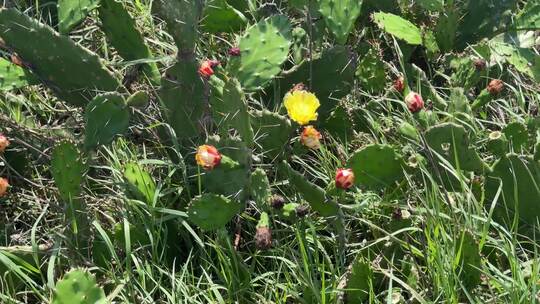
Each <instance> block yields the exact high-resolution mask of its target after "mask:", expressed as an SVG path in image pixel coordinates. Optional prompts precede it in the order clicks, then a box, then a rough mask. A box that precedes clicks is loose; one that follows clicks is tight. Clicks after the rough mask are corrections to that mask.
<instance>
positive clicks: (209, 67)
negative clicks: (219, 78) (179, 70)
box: [199, 60, 220, 78]
mask: <svg viewBox="0 0 540 304" xmlns="http://www.w3.org/2000/svg"><path fill="white" fill-rule="evenodd" d="M219 64H220V62H219V61H217V60H205V61H203V62H202V63H201V66H200V67H199V74H200V75H201V76H202V77H204V78H210V76H212V75H214V67H216V66H218V65H219Z"/></svg>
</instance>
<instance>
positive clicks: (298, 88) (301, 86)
mask: <svg viewBox="0 0 540 304" xmlns="http://www.w3.org/2000/svg"><path fill="white" fill-rule="evenodd" d="M305 90H306V85H305V84H303V83H302V82H300V83H298V84H295V85H294V87H293V88H292V89H291V91H290V92H294V91H305Z"/></svg>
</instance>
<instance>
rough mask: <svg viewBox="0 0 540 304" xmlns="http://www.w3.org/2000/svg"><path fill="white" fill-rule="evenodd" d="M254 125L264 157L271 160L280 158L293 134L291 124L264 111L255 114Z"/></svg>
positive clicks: (281, 117) (276, 115) (279, 116)
mask: <svg viewBox="0 0 540 304" xmlns="http://www.w3.org/2000/svg"><path fill="white" fill-rule="evenodd" d="M252 124H253V129H254V131H255V134H256V137H257V142H258V144H259V145H260V148H261V149H260V150H261V151H262V152H263V153H264V155H265V156H266V157H268V158H270V159H275V158H277V157H278V156H280V155H281V154H282V153H283V152H284V147H285V145H287V143H288V142H289V138H290V136H291V134H292V132H293V128H292V125H291V122H290V121H289V120H288V119H287V118H286V117H284V116H281V115H279V114H277V113H272V112H270V111H267V110H263V111H257V112H255V113H254V116H253V117H252Z"/></svg>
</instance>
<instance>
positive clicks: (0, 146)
mask: <svg viewBox="0 0 540 304" xmlns="http://www.w3.org/2000/svg"><path fill="white" fill-rule="evenodd" d="M7 147H9V140H8V139H7V137H6V136H4V134H2V133H0V153H2V152H4V151H6V149H7Z"/></svg>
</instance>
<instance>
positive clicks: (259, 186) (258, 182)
mask: <svg viewBox="0 0 540 304" xmlns="http://www.w3.org/2000/svg"><path fill="white" fill-rule="evenodd" d="M271 194H272V193H271V190H270V182H269V181H268V177H267V176H266V173H265V172H264V170H263V169H261V168H258V169H256V170H255V171H253V173H252V174H251V197H252V198H253V200H254V201H255V203H256V204H257V206H258V207H259V208H261V209H262V210H265V209H266V208H267V207H268V201H269V199H270V195H271Z"/></svg>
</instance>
